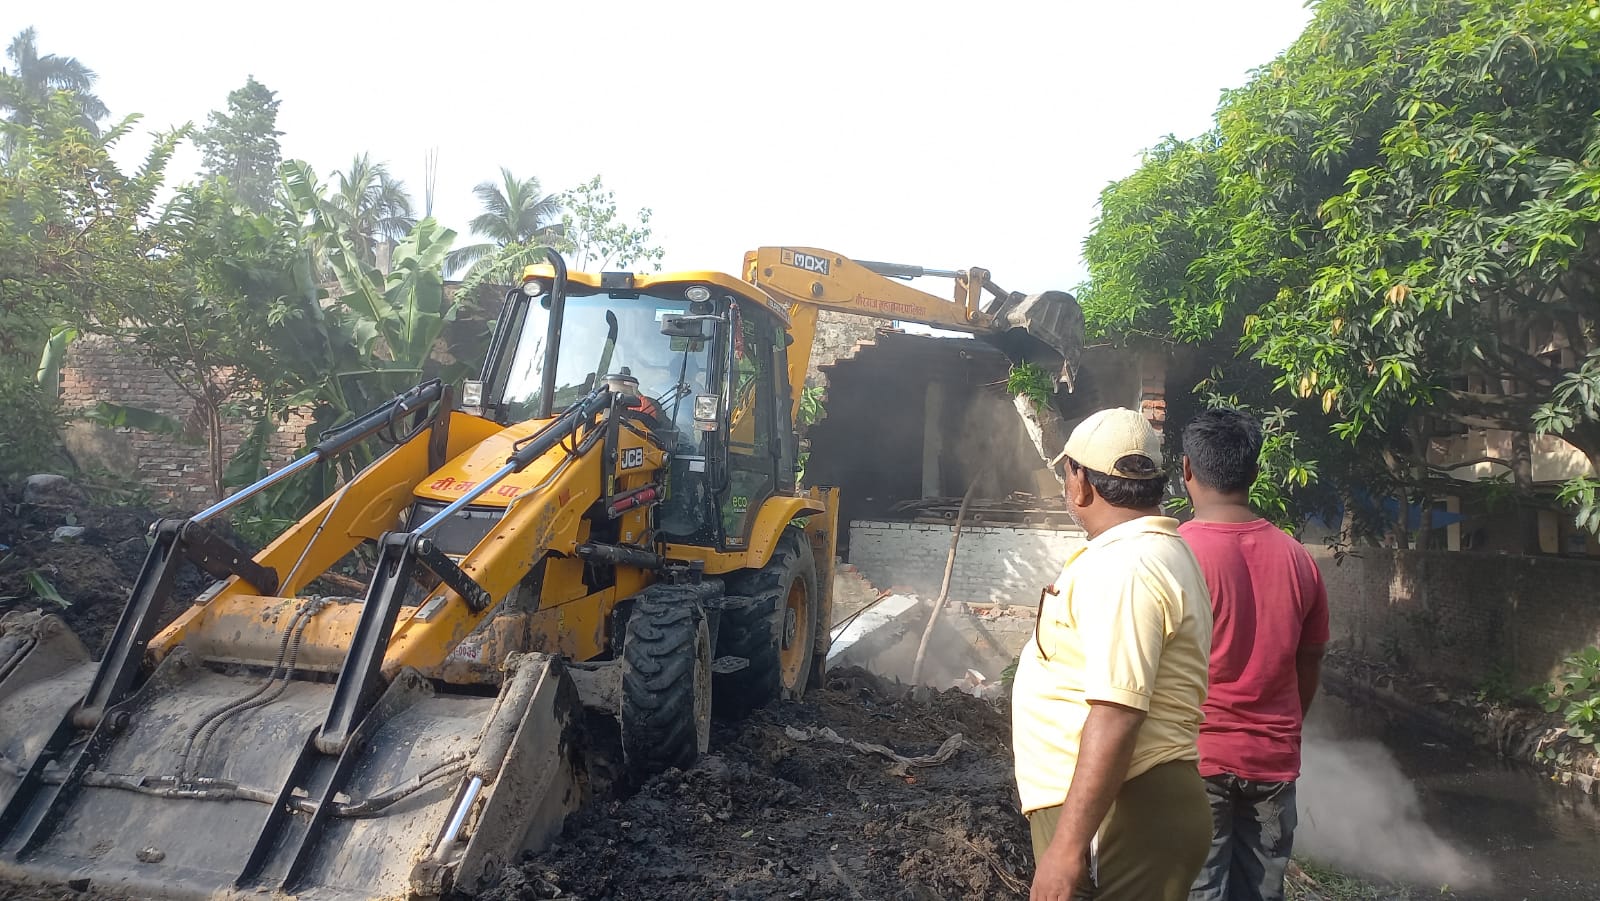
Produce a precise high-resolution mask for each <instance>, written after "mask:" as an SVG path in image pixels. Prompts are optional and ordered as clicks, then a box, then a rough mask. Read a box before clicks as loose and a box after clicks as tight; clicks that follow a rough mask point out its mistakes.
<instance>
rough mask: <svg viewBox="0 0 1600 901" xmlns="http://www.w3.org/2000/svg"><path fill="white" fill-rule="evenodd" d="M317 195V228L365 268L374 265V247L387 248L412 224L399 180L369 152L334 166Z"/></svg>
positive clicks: (409, 206)
mask: <svg viewBox="0 0 1600 901" xmlns="http://www.w3.org/2000/svg"><path fill="white" fill-rule="evenodd" d="M301 165H304V164H301ZM313 181H314V179H313ZM320 199H321V201H322V209H321V211H320V216H321V225H320V228H321V229H323V230H325V231H324V233H325V234H328V235H331V234H337V235H338V237H339V238H340V243H341V244H342V247H343V249H344V252H345V253H347V254H350V255H352V256H353V257H354V258H355V259H357V260H359V261H360V262H361V263H364V264H366V265H368V266H375V265H377V263H378V248H380V247H386V248H390V249H392V248H393V247H394V245H395V243H396V242H397V241H399V240H400V239H401V238H402V237H403V236H404V235H406V234H407V233H409V232H410V231H411V229H412V227H413V226H415V225H416V224H417V218H416V215H415V213H414V210H413V206H414V204H413V203H412V201H411V195H410V194H408V193H407V192H406V186H405V183H404V182H402V181H401V180H400V179H398V178H396V177H394V175H393V173H391V172H390V171H389V167H388V165H387V164H385V163H382V162H377V161H374V160H373V159H372V157H371V155H370V154H366V153H358V154H356V156H355V157H354V158H353V159H351V161H350V165H349V166H348V167H346V168H345V169H343V170H335V171H334V173H333V186H332V188H331V190H330V191H328V193H327V195H326V196H325V197H320Z"/></svg>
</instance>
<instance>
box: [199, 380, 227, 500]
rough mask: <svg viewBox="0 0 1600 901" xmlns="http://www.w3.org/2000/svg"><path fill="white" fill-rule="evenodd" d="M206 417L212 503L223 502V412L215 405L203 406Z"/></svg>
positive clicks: (205, 404) (206, 403) (207, 404)
mask: <svg viewBox="0 0 1600 901" xmlns="http://www.w3.org/2000/svg"><path fill="white" fill-rule="evenodd" d="M201 406H202V407H204V410H203V411H202V412H203V413H204V414H205V417H206V450H207V451H209V453H210V457H211V461H210V462H211V502H212V503H216V502H217V501H220V500H222V492H223V487H222V411H221V410H219V409H217V405H216V404H214V403H210V402H209V401H208V402H205V403H202V404H201Z"/></svg>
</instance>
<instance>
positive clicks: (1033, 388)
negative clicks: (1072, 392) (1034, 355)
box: [1006, 363, 1055, 409]
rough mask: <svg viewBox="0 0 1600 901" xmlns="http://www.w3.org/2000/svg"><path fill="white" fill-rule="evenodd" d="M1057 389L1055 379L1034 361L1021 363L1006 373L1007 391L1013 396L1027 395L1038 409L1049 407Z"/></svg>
mask: <svg viewBox="0 0 1600 901" xmlns="http://www.w3.org/2000/svg"><path fill="white" fill-rule="evenodd" d="M1054 391H1055V379H1054V378H1052V377H1051V375H1050V373H1049V372H1048V371H1046V370H1045V369H1044V367H1042V366H1039V365H1037V364H1034V363H1020V364H1018V365H1016V366H1013V367H1011V371H1010V372H1009V373H1007V374H1006V392H1007V393H1008V394H1010V395H1011V396H1012V397H1026V398H1027V399H1028V400H1029V401H1031V402H1032V403H1033V405H1034V407H1035V408H1036V409H1049V408H1050V406H1051V404H1052V399H1051V396H1052V394H1053V393H1054Z"/></svg>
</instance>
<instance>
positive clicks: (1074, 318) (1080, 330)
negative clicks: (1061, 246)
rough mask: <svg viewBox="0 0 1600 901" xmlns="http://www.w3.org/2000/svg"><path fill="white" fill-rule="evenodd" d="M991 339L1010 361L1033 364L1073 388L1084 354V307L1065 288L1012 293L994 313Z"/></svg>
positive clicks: (1070, 388) (1060, 383)
mask: <svg viewBox="0 0 1600 901" xmlns="http://www.w3.org/2000/svg"><path fill="white" fill-rule="evenodd" d="M995 322H996V325H997V326H998V330H997V332H996V333H995V334H994V335H993V336H992V337H991V340H992V341H993V342H994V343H995V344H996V345H998V346H999V347H1000V349H1001V350H1003V351H1005V354H1006V356H1007V357H1009V358H1011V361H1012V362H1013V363H1033V364H1035V365H1038V366H1041V367H1043V368H1044V369H1046V370H1049V371H1050V372H1051V373H1054V374H1055V375H1056V381H1057V383H1058V384H1059V385H1064V386H1065V387H1066V389H1067V390H1068V391H1072V390H1073V389H1074V387H1075V386H1076V384H1077V374H1078V364H1079V362H1080V360H1081V357H1082V353H1083V341H1084V322H1083V309H1082V308H1081V307H1079V306H1078V301H1077V299H1076V298H1074V297H1073V296H1072V295H1071V294H1068V293H1067V292H1065V291H1045V292H1044V293H1042V294H1029V295H1027V296H1021V295H1015V294H1014V295H1012V296H1011V298H1010V299H1008V300H1007V302H1006V303H1005V304H1004V305H1003V306H1002V307H1001V309H1000V311H999V312H998V313H997V314H996V316H995Z"/></svg>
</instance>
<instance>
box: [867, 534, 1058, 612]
mask: <svg viewBox="0 0 1600 901" xmlns="http://www.w3.org/2000/svg"><path fill="white" fill-rule="evenodd" d="M952 528H953V527H952V526H946V525H937V524H929V523H915V522H871V521H857V522H852V523H851V524H850V563H851V565H853V566H854V567H856V569H858V570H859V571H860V572H861V574H862V575H863V576H865V577H866V578H867V579H868V580H869V581H870V582H871V583H872V584H873V585H876V586H878V587H879V588H885V589H888V588H900V589H904V590H906V591H908V592H910V593H914V594H917V595H919V596H921V597H924V598H929V599H932V598H936V597H938V596H939V584H940V582H941V581H942V580H943V577H944V565H945V560H946V559H947V558H948V557H949V554H950V538H951V531H952ZM1085 541H1086V538H1085V536H1084V533H1083V532H1081V531H1078V530H1076V529H1028V528H1015V527H1004V526H1002V527H996V526H979V527H967V528H963V529H962V530H961V543H960V546H959V547H958V548H957V551H956V565H955V569H954V570H953V571H952V573H951V580H950V599H951V600H953V601H965V602H968V603H977V604H1013V605H1018V606H1025V607H1028V608H1033V607H1036V606H1037V605H1038V602H1039V590H1040V589H1042V588H1043V587H1044V586H1046V585H1048V584H1050V583H1052V582H1054V581H1055V579H1056V576H1057V575H1059V574H1060V572H1061V567H1062V565H1063V564H1064V563H1065V562H1066V560H1067V557H1068V556H1069V555H1070V554H1071V553H1072V552H1073V551H1074V550H1076V549H1078V548H1080V547H1082V546H1083V544H1084V542H1085Z"/></svg>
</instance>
